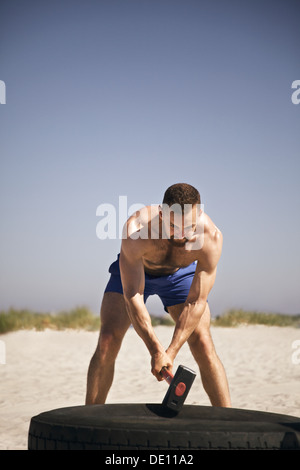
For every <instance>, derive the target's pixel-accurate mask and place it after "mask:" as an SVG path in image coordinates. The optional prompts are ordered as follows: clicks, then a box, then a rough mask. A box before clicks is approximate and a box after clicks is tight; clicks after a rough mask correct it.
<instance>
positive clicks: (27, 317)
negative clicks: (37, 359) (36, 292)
mask: <svg viewBox="0 0 300 470" xmlns="http://www.w3.org/2000/svg"><path fill="white" fill-rule="evenodd" d="M151 319H152V324H153V326H157V325H166V326H172V325H174V321H173V320H172V318H171V317H170V316H169V315H164V316H156V315H151ZM212 325H213V326H221V327H235V326H239V325H268V326H282V327H284V326H291V327H294V328H300V315H283V314H277V313H261V312H247V311H245V310H229V311H228V312H226V313H225V314H224V315H221V316H218V317H216V318H214V319H213V320H212ZM99 327H100V319H99V316H98V315H97V316H96V315H94V314H93V313H92V312H91V311H90V310H89V309H88V308H86V307H77V308H74V309H72V310H70V311H68V312H64V311H62V312H59V313H37V312H32V311H30V310H15V309H12V308H11V309H9V310H8V311H7V312H3V311H1V312H0V334H4V333H8V332H10V331H17V330H31V329H34V330H37V331H42V330H44V329H46V328H49V329H55V330H64V329H67V328H70V329H83V330H87V331H98V330H99Z"/></svg>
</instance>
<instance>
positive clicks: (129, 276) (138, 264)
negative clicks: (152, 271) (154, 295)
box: [120, 240, 145, 298]
mask: <svg viewBox="0 0 300 470" xmlns="http://www.w3.org/2000/svg"><path fill="white" fill-rule="evenodd" d="M128 242H129V243H128ZM130 242H131V243H130ZM132 242H134V241H132V240H124V241H123V243H122V247H121V252H120V273H121V281H122V285H123V292H124V295H125V297H126V298H132V297H134V296H135V295H136V294H140V295H143V293H144V288H145V272H144V265H143V260H142V256H141V255H140V254H139V252H138V251H137V250H135V249H134V246H133V243H132Z"/></svg>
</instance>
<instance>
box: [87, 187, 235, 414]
mask: <svg viewBox="0 0 300 470" xmlns="http://www.w3.org/2000/svg"><path fill="white" fill-rule="evenodd" d="M170 207H171V209H172V210H171V211H169V212H168V211H167V210H166V209H168V208H170ZM200 207H201V206H200V194H199V192H198V190H197V189H195V188H194V187H193V186H190V185H188V184H185V183H178V184H174V185H172V186H171V187H170V188H168V189H167V191H166V192H165V195H164V199H163V205H162V206H147V207H145V208H143V209H141V210H140V211H138V212H137V213H136V214H134V215H133V216H131V217H130V218H129V219H128V221H127V223H126V225H125V232H124V233H123V239H122V245H121V252H120V255H119V257H118V260H117V261H115V262H114V263H113V264H112V265H111V266H110V269H109V271H110V273H111V277H110V280H109V282H108V284H107V287H106V290H105V293H104V296H103V301H102V306H101V330H100V336H99V341H98V345H97V348H96V351H95V353H94V355H93V357H92V359H91V363H90V366H89V371H88V381H87V394H86V404H101V403H105V400H106V397H107V394H108V392H109V389H110V387H111V384H112V381H113V375H114V364H115V360H116V357H117V354H118V352H119V350H120V347H121V343H122V340H123V337H124V335H125V333H126V331H127V329H128V328H129V326H130V324H131V323H132V325H133V327H134V328H135V330H136V332H137V333H138V335H139V336H140V337H141V338H142V340H143V341H144V343H145V345H146V347H147V348H148V350H149V353H150V356H151V368H152V369H151V372H152V374H153V375H154V376H155V377H156V378H157V380H159V381H160V380H163V379H162V375H161V370H162V368H163V367H166V368H168V369H169V370H170V371H172V366H173V361H174V359H175V357H176V355H177V353H178V351H179V350H180V348H181V347H182V345H183V344H184V343H185V342H186V341H187V342H188V344H189V347H190V350H191V352H192V354H193V356H194V358H195V360H196V362H197V364H198V366H199V370H200V374H201V379H202V383H203V387H204V389H205V391H206V393H207V394H208V396H209V399H210V401H211V404H212V405H214V406H223V407H230V406H231V405H230V396H229V389H228V384H227V379H226V374H225V370H224V368H223V365H222V363H221V361H220V359H219V358H218V356H217V354H216V351H215V348H214V344H213V341H212V338H211V335H210V310H209V305H208V303H207V297H208V294H209V292H210V290H211V289H212V287H213V285H214V281H215V278H216V270H217V264H218V261H219V258H220V256H221V251H222V234H221V232H220V230H219V229H218V228H217V227H216V226H215V225H214V223H213V222H212V221H211V219H210V218H209V217H208V216H207V215H206V214H204V213H203V212H202V211H201V209H200ZM173 208H175V209H176V208H177V209H178V208H180V209H181V210H177V211H176V210H174V211H173ZM151 294H157V295H158V296H159V297H160V298H161V300H162V302H163V304H164V307H165V310H166V311H167V312H169V314H170V315H171V316H172V318H173V319H174V321H175V328H174V333H173V337H172V339H171V343H170V345H169V347H168V348H167V350H165V349H164V347H163V346H162V345H161V344H160V342H159V340H158V338H157V336H156V335H155V332H154V329H153V327H152V324H151V319H150V316H149V313H148V311H147V308H146V306H145V302H146V300H147V297H148V296H149V295H151Z"/></svg>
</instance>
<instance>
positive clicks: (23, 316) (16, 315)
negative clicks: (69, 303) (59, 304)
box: [0, 307, 100, 333]
mask: <svg viewBox="0 0 300 470" xmlns="http://www.w3.org/2000/svg"><path fill="white" fill-rule="evenodd" d="M99 326H100V320H99V317H98V316H95V315H94V314H93V313H92V312H90V311H89V309H88V308H86V307H77V308H74V309H72V310H70V311H67V312H65V311H62V312H59V313H56V314H55V313H37V312H32V311H30V310H15V309H12V308H11V309H9V310H8V311H7V312H3V311H2V312H0V333H8V332H10V331H17V330H31V329H35V330H37V331H42V330H44V329H45V328H51V329H56V330H63V329H66V328H73V329H85V330H91V331H94V330H99Z"/></svg>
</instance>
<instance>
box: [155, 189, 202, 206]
mask: <svg viewBox="0 0 300 470" xmlns="http://www.w3.org/2000/svg"><path fill="white" fill-rule="evenodd" d="M163 204H168V206H172V205H173V204H179V205H180V206H181V209H182V210H184V204H192V206H193V205H195V204H201V198H200V193H199V191H198V190H197V189H196V188H194V186H191V185H190V184H187V183H176V184H172V186H170V187H169V188H168V189H167V190H166V192H165V194H164V198H163Z"/></svg>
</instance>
